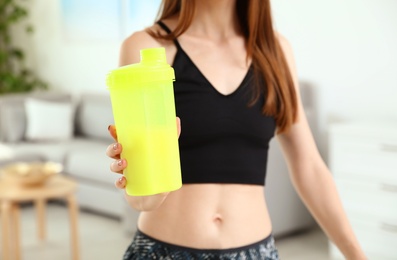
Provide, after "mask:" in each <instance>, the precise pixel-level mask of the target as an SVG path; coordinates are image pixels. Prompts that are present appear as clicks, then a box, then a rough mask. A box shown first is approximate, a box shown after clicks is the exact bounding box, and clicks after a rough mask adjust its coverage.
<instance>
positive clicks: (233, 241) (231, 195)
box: [138, 184, 271, 249]
mask: <svg viewBox="0 0 397 260" xmlns="http://www.w3.org/2000/svg"><path fill="white" fill-rule="evenodd" d="M138 228H139V230H140V231H142V232H143V233H145V234H147V235H149V236H151V237H153V238H156V239H158V240H160V241H164V242H167V243H171V244H176V245H180V246H185V247H191V248H199V249H227V248H234V247H240V246H245V245H249V244H252V243H255V242H258V241H260V240H262V239H264V238H265V237H267V236H268V235H269V234H270V233H271V221H270V217H269V214H268V210H267V207H266V203H265V197H264V188H263V186H260V185H244V184H185V185H183V187H182V188H181V189H179V190H178V191H174V192H172V193H170V194H169V195H168V197H167V199H166V200H165V201H164V203H163V204H162V205H161V207H160V208H158V209H157V210H155V211H151V212H142V213H141V215H140V217H139V221H138Z"/></svg>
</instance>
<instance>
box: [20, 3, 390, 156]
mask: <svg viewBox="0 0 397 260" xmlns="http://www.w3.org/2000/svg"><path fill="white" fill-rule="evenodd" d="M148 1H152V0H148ZM156 1H157V0H156ZM272 4H273V12H274V19H275V22H276V28H277V29H278V31H280V32H281V33H282V34H283V35H284V36H286V37H287V38H288V39H289V40H290V42H291V44H292V46H293V48H294V51H295V58H296V62H297V67H298V73H299V77H300V78H301V79H302V80H305V81H308V82H309V83H312V84H313V85H314V86H316V88H317V97H318V98H317V105H318V115H319V126H320V136H321V137H323V138H322V139H321V140H320V141H319V147H320V150H321V151H322V152H323V153H324V151H325V150H326V139H325V137H326V125H327V122H328V120H330V118H342V119H346V118H378V117H383V118H394V120H396V119H397V102H395V100H396V98H397V48H396V46H397V15H395V14H397V1H396V0H325V1H318V0H300V1H286V0H277V1H272ZM30 6H31V21H32V23H33V25H34V26H35V28H36V32H35V34H34V35H33V37H29V38H26V37H25V36H23V35H22V33H20V32H18V31H17V33H16V36H17V38H16V40H17V41H18V42H19V43H20V44H21V45H23V46H25V48H27V49H28V55H29V58H30V64H32V65H33V66H34V68H35V71H36V72H37V73H38V74H39V75H40V76H41V77H42V78H43V79H45V80H46V81H47V82H49V83H50V86H51V87H53V88H58V89H65V90H70V91H72V92H75V93H79V92H83V91H101V92H103V91H106V86H105V75H106V74H107V72H108V71H109V70H110V69H113V68H115V67H117V60H118V51H119V46H120V42H121V39H114V41H108V42H87V43H68V42H67V41H65V39H64V37H63V35H62V19H61V13H60V3H59V1H58V0H30ZM93 8H95V7H93ZM143 12H144V11H143ZM151 13H152V14H153V13H154V12H153V10H152V11H151ZM147 20H148V23H150V22H151V21H152V17H150V16H149V17H147ZM100 22H101V20H100V19H98V23H100Z"/></svg>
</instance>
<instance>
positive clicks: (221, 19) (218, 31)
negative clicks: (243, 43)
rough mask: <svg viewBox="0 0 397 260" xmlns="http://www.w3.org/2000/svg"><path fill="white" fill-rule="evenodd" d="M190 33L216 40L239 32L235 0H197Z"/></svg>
mask: <svg viewBox="0 0 397 260" xmlns="http://www.w3.org/2000/svg"><path fill="white" fill-rule="evenodd" d="M187 32H188V33H189V34H191V35H194V36H199V37H206V38H211V39H216V40H221V39H224V38H228V37H230V36H235V35H236V34H238V26H237V14H236V1H235V0H196V11H195V15H194V17H193V21H192V23H191V25H190V27H189V29H188V31H187Z"/></svg>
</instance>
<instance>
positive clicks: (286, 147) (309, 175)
mask: <svg viewBox="0 0 397 260" xmlns="http://www.w3.org/2000/svg"><path fill="white" fill-rule="evenodd" d="M278 38H279V42H280V44H281V47H282V49H283V51H284V54H285V56H286V59H287V62H288V64H289V67H290V71H291V73H292V77H293V79H294V83H295V86H296V92H297V95H298V100H299V102H298V103H299V105H298V119H297V122H296V123H295V124H294V125H293V126H292V127H291V129H289V130H288V131H287V132H285V133H282V134H279V135H278V136H277V138H278V140H279V142H280V144H281V147H282V150H283V153H284V156H285V157H286V161H287V163H288V167H289V171H290V175H291V179H292V182H293V184H294V186H295V188H296V190H297V192H298V193H299V195H300V197H301V198H302V200H303V202H304V203H305V205H306V206H307V207H308V209H309V210H310V212H311V213H312V215H313V217H314V218H315V219H316V221H317V222H318V223H319V225H320V226H321V227H322V229H323V230H324V232H325V233H326V234H327V236H328V237H329V238H330V239H331V240H332V241H333V242H334V243H335V244H336V246H337V247H338V248H339V249H340V250H341V252H342V253H343V254H344V255H345V257H346V258H347V259H357V260H358V259H366V257H365V255H364V253H363V251H362V249H361V248H360V245H359V243H358V241H357V238H356V237H355V235H354V233H353V230H352V228H351V226H350V223H349V221H348V219H347V216H346V214H345V212H344V209H343V207H342V203H341V201H340V198H339V195H338V193H337V190H336V186H335V183H334V181H333V177H332V175H331V173H330V171H329V170H328V168H327V166H326V165H325V163H324V161H323V160H322V158H321V156H320V154H319V152H318V150H317V147H316V144H315V142H314V139H313V137H312V134H311V131H310V128H309V125H308V122H307V119H306V116H305V114H304V111H303V106H302V103H301V101H300V95H299V89H298V88H299V87H298V80H297V73H296V69H295V64H294V58H293V53H292V49H291V46H290V45H289V43H288V41H287V40H286V39H285V38H283V37H282V36H279V37H278Z"/></svg>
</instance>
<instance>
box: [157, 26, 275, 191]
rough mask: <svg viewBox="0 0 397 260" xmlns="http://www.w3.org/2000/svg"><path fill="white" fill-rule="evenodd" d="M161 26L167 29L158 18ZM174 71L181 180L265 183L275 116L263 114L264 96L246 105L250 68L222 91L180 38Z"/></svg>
mask: <svg viewBox="0 0 397 260" xmlns="http://www.w3.org/2000/svg"><path fill="white" fill-rule="evenodd" d="M157 23H158V24H159V25H160V26H161V27H162V29H163V30H164V31H166V32H167V33H170V32H171V31H170V29H169V28H168V27H167V26H166V25H165V24H164V23H163V22H161V21H159V22H157ZM174 43H175V45H176V48H177V52H176V55H175V58H174V62H173V65H172V67H173V68H174V70H175V78H176V81H175V82H174V95H175V106H176V114H177V116H178V117H180V119H181V125H182V132H181V135H180V137H179V149H180V159H181V168H182V182H183V183H184V184H193V183H234V184H254V185H264V184H265V178H266V168H267V157H268V149H269V142H270V140H271V139H272V137H273V136H274V132H275V129H276V123H275V120H274V118H273V117H270V116H265V115H263V113H262V106H263V102H264V96H263V94H262V96H261V97H260V98H259V100H258V101H257V102H256V103H255V104H253V105H252V106H249V105H248V104H249V102H250V100H251V97H252V91H253V87H254V86H253V84H254V71H253V69H252V67H251V68H250V69H249V70H248V72H247V74H246V75H245V77H244V79H243V80H242V82H241V83H240V85H239V86H238V87H237V89H236V90H235V91H234V92H232V93H231V94H228V95H224V94H222V93H220V92H219V91H218V90H217V89H215V88H214V86H213V85H212V84H211V83H210V82H209V81H208V79H207V78H206V77H205V76H204V75H203V74H202V72H201V71H200V70H199V69H198V67H197V66H196V65H195V63H194V62H193V61H192V60H191V58H190V57H189V55H188V54H187V53H186V52H185V51H184V50H183V49H182V47H181V45H180V44H179V42H178V40H177V39H175V40H174Z"/></svg>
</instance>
